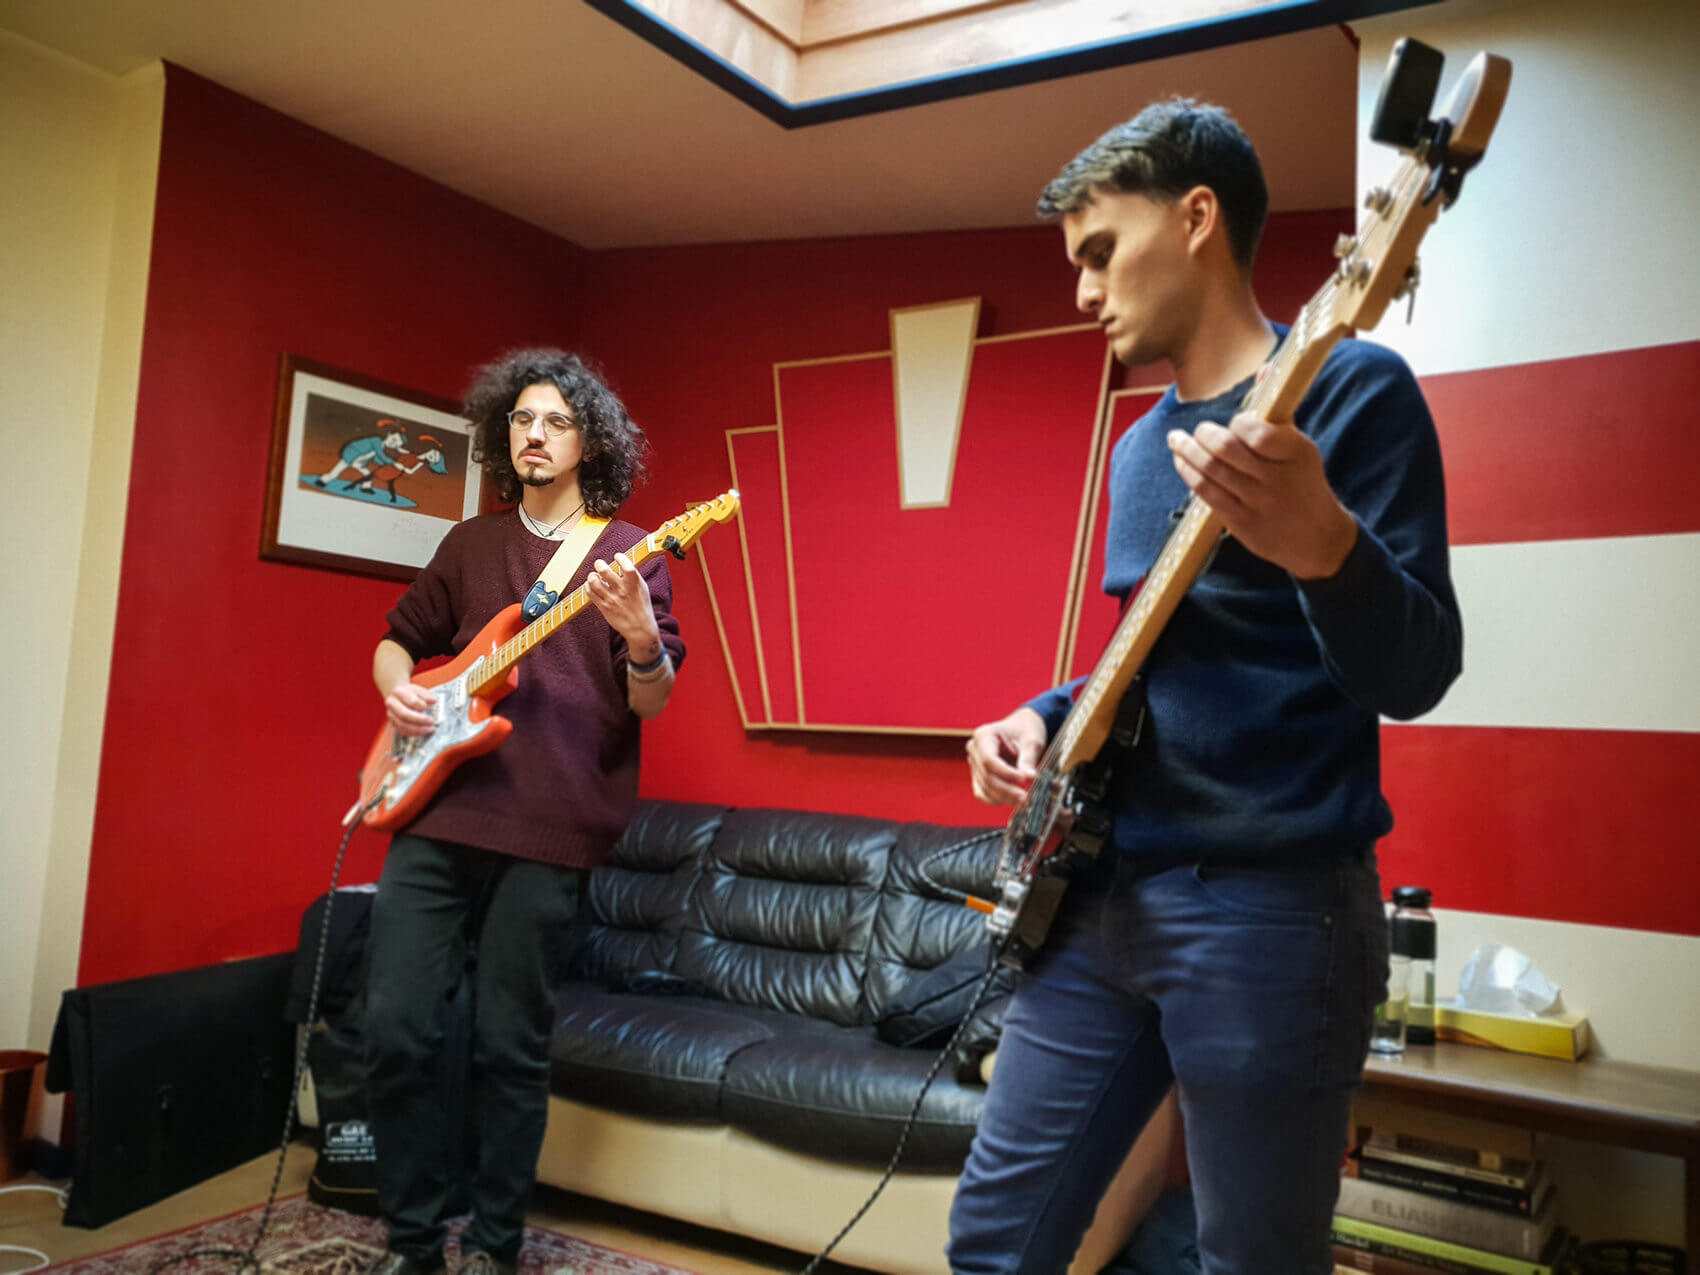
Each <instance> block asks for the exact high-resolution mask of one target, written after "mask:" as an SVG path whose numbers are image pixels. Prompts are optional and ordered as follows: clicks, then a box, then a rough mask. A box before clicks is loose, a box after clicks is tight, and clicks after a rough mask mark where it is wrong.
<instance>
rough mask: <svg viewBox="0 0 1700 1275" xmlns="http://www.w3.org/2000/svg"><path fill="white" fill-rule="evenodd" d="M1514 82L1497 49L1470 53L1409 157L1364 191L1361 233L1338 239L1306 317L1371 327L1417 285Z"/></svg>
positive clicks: (1351, 327)
mask: <svg viewBox="0 0 1700 1275" xmlns="http://www.w3.org/2000/svg"><path fill="white" fill-rule="evenodd" d="M1404 43H1405V42H1403V41H1401V44H1404ZM1399 52H1402V50H1400V51H1398V52H1396V54H1395V58H1396V59H1397V57H1398V55H1399ZM1428 52H1429V53H1430V54H1431V55H1432V56H1433V57H1434V58H1437V59H1438V58H1439V56H1440V55H1439V54H1438V53H1434V52H1433V51H1432V50H1428ZM1436 73H1437V74H1438V67H1436ZM1389 74H1390V76H1391V75H1392V74H1393V71H1392V70H1391V69H1390V72H1389ZM1510 84H1511V63H1510V62H1508V61H1507V60H1506V59H1504V58H1502V57H1496V56H1495V55H1493V54H1491V53H1478V54H1476V56H1475V57H1474V58H1472V59H1471V61H1470V65H1469V66H1468V67H1466V68H1465V70H1464V74H1463V75H1462V76H1460V77H1459V79H1458V82H1457V84H1456V85H1454V86H1453V90H1452V95H1451V97H1450V98H1448V100H1447V103H1446V106H1445V107H1444V108H1443V109H1442V111H1441V113H1440V114H1439V115H1438V116H1436V117H1435V118H1434V119H1431V120H1427V121H1426V122H1424V123H1422V124H1421V125H1419V126H1418V127H1416V128H1415V129H1413V130H1411V136H1410V138H1409V142H1410V144H1409V145H1408V146H1404V147H1402V149H1404V150H1405V151H1406V157H1405V159H1404V160H1403V162H1401V164H1400V165H1399V169H1398V171H1397V172H1396V173H1395V174H1394V175H1393V178H1392V180H1391V181H1390V182H1389V183H1388V184H1387V185H1385V186H1377V187H1375V188H1374V189H1372V190H1370V191H1369V192H1368V194H1367V195H1366V196H1365V197H1364V205H1365V207H1366V208H1368V210H1369V212H1368V215H1367V216H1366V217H1365V218H1364V221H1363V223H1362V225H1361V226H1360V228H1359V230H1358V233H1357V234H1355V235H1342V236H1341V238H1340V242H1339V243H1338V244H1337V245H1336V246H1335V255H1336V256H1338V257H1339V258H1340V265H1339V267H1338V268H1337V269H1336V271H1335V275H1334V278H1333V279H1332V280H1331V281H1330V283H1329V286H1328V287H1327V288H1324V289H1323V291H1322V292H1321V293H1320V294H1319V295H1318V297H1317V298H1316V299H1315V300H1314V301H1313V302H1312V303H1311V304H1312V306H1318V305H1319V304H1320V310H1319V311H1318V312H1317V313H1315V314H1307V315H1306V320H1307V321H1308V322H1310V323H1314V324H1319V325H1320V326H1322V327H1324V328H1328V329H1330V330H1337V329H1344V330H1347V331H1357V330H1361V329H1365V328H1373V327H1374V326H1375V325H1376V324H1377V323H1379V322H1380V321H1381V316H1382V313H1383V312H1384V311H1385V310H1386V309H1387V306H1388V303H1389V302H1391V301H1394V300H1396V299H1399V298H1401V297H1404V296H1407V295H1409V294H1410V293H1411V292H1413V291H1414V290H1415V288H1416V286H1417V278H1418V274H1417V245H1418V244H1420V243H1421V242H1422V237H1423V234H1424V233H1425V232H1426V231H1427V230H1428V228H1429V226H1431V225H1432V224H1434V220H1435V218H1436V217H1438V216H1439V215H1440V210H1441V209H1442V208H1445V207H1450V206H1451V204H1452V202H1453V201H1454V200H1455V199H1457V197H1458V192H1459V190H1460V188H1461V187H1462V185H1463V180H1464V175H1465V174H1466V173H1468V172H1469V171H1470V169H1472V168H1474V167H1475V166H1476V164H1477V163H1479V162H1480V160H1481V158H1482V155H1483V153H1484V152H1485V151H1486V150H1487V144H1488V139H1489V138H1491V137H1492V136H1493V130H1494V126H1495V125H1496V124H1497V123H1498V122H1499V113H1500V109H1501V108H1502V107H1503V106H1504V105H1505V95H1506V91H1507V90H1508V89H1509V87H1510ZM1430 87H1432V84H1431V86H1430ZM1386 100H1387V92H1386V90H1385V89H1384V92H1383V101H1386ZM1423 113H1424V114H1426V110H1425V111H1424V112H1423ZM1309 309H1310V307H1307V311H1308V310H1309Z"/></svg>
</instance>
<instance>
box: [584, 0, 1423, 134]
mask: <svg viewBox="0 0 1700 1275" xmlns="http://www.w3.org/2000/svg"><path fill="white" fill-rule="evenodd" d="M585 2H586V3H587V4H589V5H590V6H591V7H592V8H594V9H597V10H599V11H600V12H602V13H605V14H607V15H608V16H609V17H611V18H613V19H615V20H616V21H618V22H620V23H621V24H622V25H624V26H626V27H628V28H630V29H631V30H632V31H635V32H636V33H637V34H638V35H640V36H642V37H643V38H644V39H646V40H649V41H650V42H651V43H653V44H654V45H656V46H657V47H658V48H660V49H662V50H664V51H665V52H667V53H669V54H671V55H672V56H673V57H675V58H677V59H678V60H679V61H681V62H683V63H684V64H685V65H687V66H689V67H691V68H692V69H694V70H696V71H697V72H698V73H700V74H702V75H703V76H705V77H707V78H708V79H710V80H712V81H713V82H715V83H716V84H719V85H720V86H721V87H722V88H724V89H726V90H727V91H728V92H730V93H732V94H734V95H735V96H737V97H739V98H741V99H742V100H743V101H745V102H747V103H749V104H750V105H751V106H753V107H755V108H756V109H757V110H759V111H761V112H762V113H763V114H765V115H767V116H768V117H769V118H771V119H773V120H775V121H777V122H778V123H780V124H783V125H785V126H786V127H787V128H793V127H797V126H799V125H804V124H819V123H824V122H825V121H827V120H835V119H844V118H846V117H848V116H852V115H866V114H871V113H873V112H876V111H887V110H893V109H895V108H898V107H903V106H914V105H917V104H919V103H922V102H930V101H937V100H939V99H941V98H946V97H959V96H963V95H966V94H970V93H983V92H987V91H989V90H992V89H1000V88H1008V87H1010V86H1012V85H1016V84H1029V83H1033V82H1034V81H1037V80H1048V79H1055V78H1058V77H1060V76H1065V75H1074V74H1078V73H1080V72H1082V71H1095V70H1100V69H1103V68H1105V67H1111V66H1120V65H1123V64H1125V63H1129V62H1141V61H1146V60H1148V59H1152V58H1161V57H1168V56H1171V55H1173V54H1178V53H1190V52H1193V51H1195V50H1199V49H1207V48H1213V47H1216V46H1218V45H1224V44H1232V43H1237V42H1239V41H1242V40H1253V39H1259V38H1262V37H1264V36H1272V35H1282V34H1285V33H1287V32H1289V31H1299V30H1304V29H1307V28H1310V27H1317V26H1324V25H1329V24H1332V23H1337V22H1342V21H1347V20H1350V19H1352V18H1361V17H1366V16H1369V15H1370V14H1375V13H1385V12H1389V11H1392V10H1395V9H1403V8H1408V7H1412V5H1413V4H1415V3H1416V2H1417V0H1280V2H1278V3H1270V0H585Z"/></svg>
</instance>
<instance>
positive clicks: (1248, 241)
mask: <svg viewBox="0 0 1700 1275" xmlns="http://www.w3.org/2000/svg"><path fill="white" fill-rule="evenodd" d="M1194 186H1208V187H1210V189H1211V190H1213V191H1215V192H1216V198H1217V200H1218V201H1219V202H1220V204H1221V205H1222V215H1223V219H1224V220H1225V221H1226V222H1227V227H1228V243H1229V245H1230V246H1231V248H1232V249H1233V255H1234V260H1235V261H1237V262H1238V263H1239V266H1240V269H1241V270H1245V271H1249V270H1250V269H1251V263H1252V259H1253V258H1255V257H1256V256H1257V242H1258V240H1259V239H1261V238H1262V237H1263V223H1264V220H1265V219H1266V218H1267V216H1268V214H1269V190H1268V188H1267V187H1266V186H1265V185H1264V181H1263V166H1262V165H1261V164H1259V163H1258V162H1257V152H1256V151H1255V150H1254V149H1252V145H1251V142H1250V141H1249V140H1248V139H1247V137H1246V135H1245V133H1244V132H1242V131H1241V130H1240V126H1239V125H1238V124H1236V123H1234V119H1233V116H1231V115H1229V114H1228V112H1226V111H1225V110H1223V109H1222V108H1221V107H1219V106H1211V105H1210V104H1208V103H1206V102H1199V101H1196V100H1194V99H1193V98H1190V97H1171V98H1168V99H1167V100H1165V101H1161V102H1154V103H1152V104H1151V105H1150V106H1148V107H1146V108H1145V109H1144V110H1143V111H1141V112H1140V113H1139V114H1138V115H1135V116H1134V117H1133V118H1132V119H1130V120H1129V121H1128V122H1127V123H1125V124H1118V125H1116V126H1115V127H1114V128H1112V129H1111V130H1110V131H1109V132H1107V133H1105V134H1104V135H1103V136H1102V137H1100V138H1099V139H1098V140H1097V141H1095V142H1093V143H1092V145H1090V146H1088V147H1087V148H1086V149H1085V150H1083V151H1081V152H1080V154H1078V155H1076V156H1075V157H1074V158H1073V159H1071V160H1070V161H1069V162H1068V164H1067V166H1066V167H1064V169H1063V170H1062V172H1061V173H1059V174H1057V177H1056V179H1055V180H1054V181H1052V182H1051V184H1050V185H1048V186H1046V187H1045V189H1044V191H1043V192H1041V193H1040V195H1039V216H1041V217H1047V218H1049V217H1062V216H1067V215H1068V214H1069V213H1075V212H1079V211H1080V210H1081V209H1082V208H1084V207H1086V205H1087V204H1089V203H1091V202H1092V197H1093V195H1095V194H1096V193H1097V192H1098V191H1100V190H1114V191H1122V192H1124V193H1130V194H1138V195H1144V196H1146V197H1147V198H1149V199H1154V200H1156V201H1158V202H1159V203H1173V202H1174V201H1175V200H1176V199H1178V198H1180V197H1181V196H1182V195H1184V194H1185V193H1186V192H1187V191H1189V190H1191V189H1192V188H1193V187H1194Z"/></svg>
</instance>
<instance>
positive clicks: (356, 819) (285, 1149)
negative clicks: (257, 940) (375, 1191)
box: [148, 792, 384, 1275]
mask: <svg viewBox="0 0 1700 1275" xmlns="http://www.w3.org/2000/svg"><path fill="white" fill-rule="evenodd" d="M383 799H384V793H383V792H379V794H378V795H377V796H376V797H373V798H372V799H371V800H370V801H368V802H366V803H365V804H364V805H363V806H360V807H358V808H357V809H356V810H355V811H354V812H353V813H352V815H351V817H350V818H349V819H348V820H347V828H346V830H345V831H344V832H343V834H342V843H341V844H340V845H338V846H337V849H336V861H335V863H333V864H332V865H331V884H330V891H329V893H327V894H326V895H325V914H324V917H323V918H322V920H321V921H320V924H319V944H318V951H317V952H316V954H315V955H314V957H313V986H312V989H311V990H310V991H309V992H308V994H307V1018H306V1022H305V1025H304V1027H303V1029H302V1031H301V1038H300V1039H299V1040H298V1041H297V1042H296V1045H295V1071H294V1075H293V1077H292V1079H291V1081H290V1086H289V1107H288V1109H287V1110H286V1111H285V1112H284V1116H283V1134H282V1136H281V1137H280V1139H279V1140H278V1148H277V1166H276V1168H274V1169H273V1170H272V1185H271V1190H270V1191H268V1192H267V1193H266V1206H265V1208H264V1209H263V1210H262V1211H261V1213H260V1225H259V1226H258V1227H257V1228H256V1229H255V1231H254V1238H253V1239H252V1240H251V1241H250V1242H249V1244H248V1247H247V1248H246V1249H238V1248H222V1247H214V1248H196V1249H190V1250H188V1251H187V1252H184V1253H178V1254H176V1255H175V1256H173V1257H168V1258H166V1259H165V1260H164V1261H162V1262H160V1263H159V1264H158V1265H156V1266H152V1267H150V1268H149V1269H148V1275H158V1273H159V1272H160V1271H163V1270H166V1269H168V1268H170V1267H173V1266H176V1265H178V1264H179V1263H181V1262H187V1261H190V1260H192V1259H194V1258H197V1257H213V1258H232V1259H234V1260H235V1262H236V1267H235V1269H236V1271H237V1272H242V1271H250V1270H251V1271H253V1272H255V1275H259V1273H260V1272H261V1270H262V1269H263V1267H262V1265H261V1263H260V1259H259V1257H258V1256H257V1254H258V1252H259V1248H260V1241H261V1240H263V1239H265V1236H266V1227H267V1226H269V1225H270V1224H271V1217H272V1209H273V1208H274V1207H275V1206H276V1204H277V1192H278V1188H279V1186H281V1185H282V1183H283V1166H284V1162H285V1161H286V1160H287V1159H288V1157H289V1135H290V1134H291V1133H292V1132H294V1129H295V1116H296V1112H297V1109H298V1108H299V1107H300V1104H301V1078H302V1076H304V1075H305V1074H306V1071H307V1043H308V1042H309V1041H310V1040H311V1039H312V1036H313V1024H314V1023H316V1022H317V1021H318V1019H319V991H320V988H321V986H322V984H323V982H324V976H325V953H326V951H327V950H328V949H329V947H330V937H331V907H332V905H333V904H334V903H335V902H336V884H337V882H338V881H339V880H340V879H341V877H342V861H343V857H344V856H345V855H347V853H348V843H349V841H350V840H351V839H352V838H353V836H354V832H355V829H357V828H359V827H360V825H361V822H362V821H363V820H364V819H365V817H366V815H367V814H368V813H369V812H370V811H371V810H372V809H373V808H374V807H375V806H377V804H378V803H379V802H380V801H382V800H383Z"/></svg>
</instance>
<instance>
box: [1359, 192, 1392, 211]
mask: <svg viewBox="0 0 1700 1275" xmlns="http://www.w3.org/2000/svg"><path fill="white" fill-rule="evenodd" d="M1392 203H1393V192H1392V191H1390V190H1388V189H1387V187H1385V186H1371V187H1370V188H1369V189H1368V190H1366V191H1365V192H1364V207H1365V208H1367V209H1369V210H1370V211H1371V212H1374V213H1382V212H1386V211H1387V210H1388V208H1389V207H1391V206H1392Z"/></svg>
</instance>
